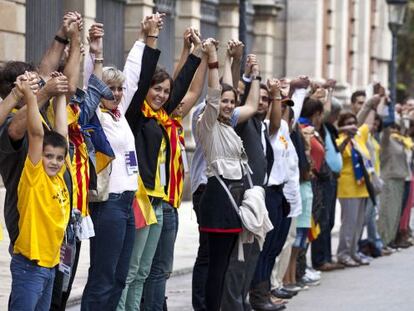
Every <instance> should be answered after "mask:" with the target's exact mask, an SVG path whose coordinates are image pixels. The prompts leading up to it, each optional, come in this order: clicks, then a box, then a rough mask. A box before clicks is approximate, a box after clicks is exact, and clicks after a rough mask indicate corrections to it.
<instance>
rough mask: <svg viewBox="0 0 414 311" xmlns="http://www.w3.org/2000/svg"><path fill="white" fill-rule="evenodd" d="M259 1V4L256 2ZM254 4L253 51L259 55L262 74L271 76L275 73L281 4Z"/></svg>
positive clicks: (264, 76) (268, 2) (263, 2)
mask: <svg viewBox="0 0 414 311" xmlns="http://www.w3.org/2000/svg"><path fill="white" fill-rule="evenodd" d="M256 3H258V4H256ZM253 6H254V12H255V14H254V19H253V25H254V26H253V27H254V43H253V50H252V52H253V53H254V54H256V55H257V57H258V60H259V63H260V68H261V75H262V77H263V78H269V77H271V76H273V75H274V74H275V73H274V72H273V68H274V52H275V39H276V17H277V13H278V11H279V10H280V9H281V6H279V5H276V4H275V2H274V1H253Z"/></svg>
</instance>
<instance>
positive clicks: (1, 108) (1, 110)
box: [0, 74, 39, 126]
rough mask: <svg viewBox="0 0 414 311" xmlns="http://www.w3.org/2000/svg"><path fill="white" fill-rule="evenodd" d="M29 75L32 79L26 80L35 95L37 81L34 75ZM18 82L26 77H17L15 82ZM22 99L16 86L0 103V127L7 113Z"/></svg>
mask: <svg viewBox="0 0 414 311" xmlns="http://www.w3.org/2000/svg"><path fill="white" fill-rule="evenodd" d="M29 75H33V76H31V77H32V79H30V80H28V83H29V86H30V88H31V89H32V90H33V91H34V92H35V93H36V92H37V91H38V89H39V84H38V83H39V79H38V78H37V75H36V74H29ZM20 80H27V75H26V74H23V75H21V76H18V77H17V79H16V82H17V81H20ZM16 82H15V84H16ZM22 98H23V93H21V92H20V91H19V89H18V88H17V86H15V87H14V88H12V90H11V92H10V93H9V95H7V96H6V98H5V99H4V100H3V101H2V102H0V126H1V125H3V123H4V121H6V118H7V116H8V115H9V113H10V112H11V111H12V110H13V109H14V108H15V107H16V106H17V105H18V104H19V103H20V102H21V100H22Z"/></svg>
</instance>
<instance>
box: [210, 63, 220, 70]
mask: <svg viewBox="0 0 414 311" xmlns="http://www.w3.org/2000/svg"><path fill="white" fill-rule="evenodd" d="M218 67H219V63H218V62H212V63H208V69H218Z"/></svg>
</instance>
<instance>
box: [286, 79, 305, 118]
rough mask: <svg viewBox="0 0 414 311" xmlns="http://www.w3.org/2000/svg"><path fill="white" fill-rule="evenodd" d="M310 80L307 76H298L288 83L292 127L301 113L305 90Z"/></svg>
mask: <svg viewBox="0 0 414 311" xmlns="http://www.w3.org/2000/svg"><path fill="white" fill-rule="evenodd" d="M309 84H310V80H309V78H308V77H307V76H299V77H298V78H296V79H293V80H292V81H290V85H289V92H288V94H290V96H291V98H292V101H293V103H294V105H293V107H292V110H293V125H295V124H296V122H298V120H299V117H300V114H301V112H302V107H303V102H304V100H305V97H306V96H307V94H308V92H307V90H306V89H307V88H308V87H309Z"/></svg>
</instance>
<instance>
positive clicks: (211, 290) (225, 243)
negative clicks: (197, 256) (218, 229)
mask: <svg viewBox="0 0 414 311" xmlns="http://www.w3.org/2000/svg"><path fill="white" fill-rule="evenodd" d="M238 237H239V235H238V234H231V233H208V243H209V245H214V247H210V248H209V250H208V256H209V263H208V270H207V280H206V294H205V303H206V310H208V311H219V310H220V305H221V297H222V294H223V285H224V278H225V276H226V271H227V268H228V266H229V261H230V256H231V253H232V251H233V248H234V246H235V244H236V241H237V239H238Z"/></svg>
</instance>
